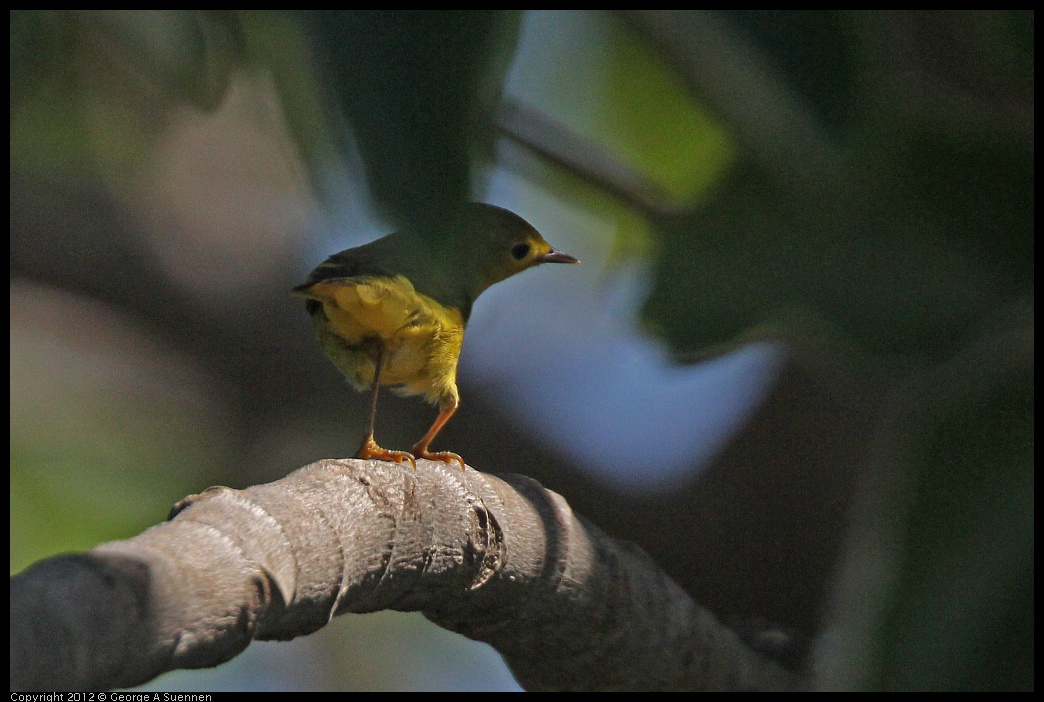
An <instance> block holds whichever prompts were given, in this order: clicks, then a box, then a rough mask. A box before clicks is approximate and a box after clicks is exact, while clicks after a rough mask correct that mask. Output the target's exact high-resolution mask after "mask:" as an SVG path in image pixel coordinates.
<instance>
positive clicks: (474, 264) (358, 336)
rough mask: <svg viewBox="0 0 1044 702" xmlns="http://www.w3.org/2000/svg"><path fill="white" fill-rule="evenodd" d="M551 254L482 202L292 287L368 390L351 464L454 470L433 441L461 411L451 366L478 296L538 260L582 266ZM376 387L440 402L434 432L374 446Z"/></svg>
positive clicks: (350, 252) (351, 376)
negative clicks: (436, 229)
mask: <svg viewBox="0 0 1044 702" xmlns="http://www.w3.org/2000/svg"><path fill="white" fill-rule="evenodd" d="M579 262H580V261H579V260H578V259H577V258H575V257H573V256H570V255H569V254H566V253H563V252H562V251H559V250H557V249H555V248H553V247H552V246H551V245H550V244H548V243H547V241H545V240H544V237H543V236H541V234H540V233H539V232H538V231H537V230H536V229H535V228H534V227H533V226H532V225H531V224H530V223H529V222H527V221H526V220H525V219H523V218H522V217H520V216H519V215H517V214H515V213H514V212H511V211H510V210H507V209H504V208H502V207H497V206H496V205H489V204H486V203H481V202H470V203H466V204H465V205H464V206H463V207H462V208H461V209H460V211H459V213H458V214H457V215H455V216H454V217H453V218H452V219H451V220H450V221H449V223H448V224H447V225H446V231H445V236H443V237H441V238H438V239H436V238H433V237H431V236H421V235H419V234H416V233H412V232H410V231H406V230H404V231H400V232H396V233H393V234H388V235H387V236H384V237H382V238H380V239H377V240H376V241H373V242H370V243H369V244H364V245H362V246H358V247H355V248H351V249H346V250H344V251H341V252H339V253H336V254H334V255H332V256H330V257H329V258H327V259H326V260H325V261H323V262H322V263H320V264H319V265H318V266H317V267H316V268H315V270H313V271H312V272H311V273H310V274H309V276H308V279H307V280H306V281H305V282H304V283H302V284H301V285H298V286H297V287H295V288H293V290H292V292H293V293H295V294H297V295H300V296H303V297H305V298H306V300H305V308H306V310H307V312H308V313H309V314H310V315H311V317H312V324H313V326H314V328H315V333H316V336H317V337H318V340H319V344H320V346H321V347H322V349H323V350H324V351H325V352H326V355H327V356H329V358H330V360H331V361H332V362H333V364H334V365H335V366H336V367H337V368H338V369H339V370H340V371H341V372H342V373H343V374H344V375H345V376H346V377H347V379H348V381H349V382H350V383H351V384H352V385H353V386H354V387H355V388H356V389H358V390H360V391H365V390H367V389H369V391H370V415H369V424H368V426H367V431H366V437H365V438H364V439H363V442H362V444H361V445H360V446H359V450H358V451H356V453H355V457H356V458H361V459H380V460H388V461H394V462H396V463H402V462H403V461H409V462H410V464H411V465H412V466H413V468H414V470H416V468H417V462H416V459H417V458H425V459H428V460H435V461H442V462H444V463H447V464H451V463H454V462H456V463H459V464H460V467H461V469H464V459H463V458H461V456H460V455H459V454H456V453H453V452H452V451H431V450H430V447H431V443H432V441H434V439H435V437H436V436H437V435H438V433H439V432H440V431H441V430H442V428H443V427H444V426H445V425H446V422H448V421H449V419H450V417H452V416H453V414H454V413H455V412H456V411H457V408H458V407H459V406H460V393H459V391H458V389H457V363H458V361H459V359H460V351H461V346H462V344H463V342H464V328H465V326H466V325H467V322H468V317H469V316H470V314H471V308H472V305H473V304H474V302H475V299H476V298H477V297H478V296H479V295H480V294H481V293H482V292H483V291H484V290H486V289H487V288H489V287H490V286H491V285H494V284H495V283H498V282H500V281H502V280H505V279H506V278H510V277H511V276H513V275H515V274H516V273H521V272H522V271H524V270H527V269H529V268H533V267H534V266H538V265H541V264H544V263H579ZM382 385H386V386H391V387H392V390H393V391H394V392H397V393H398V394H401V395H420V396H422V397H423V398H424V399H425V400H426V401H428V402H429V403H431V404H437V405H438V408H439V413H438V416H437V417H436V418H435V421H434V423H432V425H431V428H429V429H428V431H427V432H426V433H425V434H424V436H422V437H421V438H420V439H419V440H418V441H417V443H415V444H414V445H413V447H412V448H411V450H410V451H409V452H407V451H399V450H392V449H385V448H382V447H381V446H380V445H378V444H377V442H376V441H375V439H374V428H375V424H376V416H377V395H378V392H379V390H380V387H381V386H382Z"/></svg>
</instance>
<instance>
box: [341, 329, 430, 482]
mask: <svg viewBox="0 0 1044 702" xmlns="http://www.w3.org/2000/svg"><path fill="white" fill-rule="evenodd" d="M383 361H384V348H383V347H382V348H380V349H378V350H377V358H376V359H375V361H374V365H375V368H374V369H373V386H372V387H371V388H370V424H369V427H367V429H366V438H365V439H363V442H362V445H361V446H360V447H359V450H358V451H356V452H355V457H356V458H362V459H367V458H376V459H378V460H382V461H395V462H396V463H402V462H403V461H409V462H410V465H412V466H413V469H414V470H417V461H416V460H415V459H414V458H413V456H412V455H411V454H409V453H406V452H405V451H393V450H391V449H385V448H381V447H380V446H378V445H377V442H376V441H374V440H373V428H374V424H375V423H376V420H377V392H378V391H379V390H380V388H381V364H382V362H383Z"/></svg>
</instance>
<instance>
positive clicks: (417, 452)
mask: <svg viewBox="0 0 1044 702" xmlns="http://www.w3.org/2000/svg"><path fill="white" fill-rule="evenodd" d="M459 405H460V398H459V397H458V396H457V394H456V393H454V394H453V395H447V396H445V397H443V398H442V401H441V402H440V403H439V416H438V417H436V418H435V423H434V424H432V425H431V428H430V429H428V433H426V434H425V435H424V436H422V437H421V440H420V441H418V442H417V443H415V444H414V445H413V449H412V451H413V455H414V456H416V457H417V458H427V459H428V460H429V461H442V462H443V463H453V462H454V461H456V462H457V463H459V464H460V468H461V470H464V459H463V458H461V457H460V456H459V455H457V454H455V453H453V452H452V451H435V452H431V451H429V450H428V447H429V446H431V442H432V441H434V440H435V436H436V434H438V433H439V432H440V431H442V427H444V426H445V425H446V422H448V421H449V418H450V417H452V416H453V413H454V412H456V411H457V407H458V406H459Z"/></svg>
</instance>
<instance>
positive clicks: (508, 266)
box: [457, 203, 580, 294]
mask: <svg viewBox="0 0 1044 702" xmlns="http://www.w3.org/2000/svg"><path fill="white" fill-rule="evenodd" d="M457 232H458V236H459V238H458V239H457V244H458V248H457V253H458V257H459V260H460V261H461V264H462V265H464V266H467V267H469V268H471V269H472V273H473V279H474V280H475V282H476V284H477V285H478V286H479V287H480V290H478V291H475V292H476V294H477V293H478V292H481V290H485V289H486V288H488V287H489V286H491V285H493V284H494V283H499V282H500V281H502V280H504V279H506V278H510V277H511V276H513V275H515V274H516V273H521V272H522V271H524V270H526V269H527V268H532V267H533V266H539V265H540V264H542V263H580V261H579V260H578V259H576V258H574V257H573V256H570V255H569V254H567V253H563V252H561V251H558V250H557V249H555V248H552V246H551V245H550V244H548V243H547V242H546V241H545V240H544V237H542V236H541V235H540V232H538V231H537V230H536V229H535V228H534V227H533V225H531V224H530V223H529V222H527V221H526V220H524V219H522V218H521V217H519V216H518V215H517V214H515V213H514V212H510V211H509V210H505V209H504V208H502V207H497V206H495V205H487V204H484V203H471V204H469V205H468V206H467V208H466V209H465V210H464V212H463V214H462V216H461V219H460V221H459V225H458V230H457Z"/></svg>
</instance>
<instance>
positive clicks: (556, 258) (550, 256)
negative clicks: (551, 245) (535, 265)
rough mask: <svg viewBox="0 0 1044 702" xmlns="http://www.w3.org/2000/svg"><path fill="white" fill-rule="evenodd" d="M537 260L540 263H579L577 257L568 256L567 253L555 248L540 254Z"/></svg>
mask: <svg viewBox="0 0 1044 702" xmlns="http://www.w3.org/2000/svg"><path fill="white" fill-rule="evenodd" d="M539 261H540V262H541V263H580V259H579V258H576V257H574V256H570V255H569V254H567V253H563V252H561V251H558V250H557V249H551V250H550V251H548V252H547V253H546V254H544V255H543V256H541V257H540V258H539Z"/></svg>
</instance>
